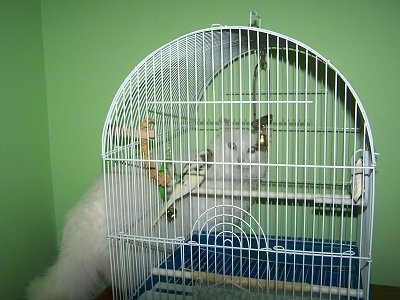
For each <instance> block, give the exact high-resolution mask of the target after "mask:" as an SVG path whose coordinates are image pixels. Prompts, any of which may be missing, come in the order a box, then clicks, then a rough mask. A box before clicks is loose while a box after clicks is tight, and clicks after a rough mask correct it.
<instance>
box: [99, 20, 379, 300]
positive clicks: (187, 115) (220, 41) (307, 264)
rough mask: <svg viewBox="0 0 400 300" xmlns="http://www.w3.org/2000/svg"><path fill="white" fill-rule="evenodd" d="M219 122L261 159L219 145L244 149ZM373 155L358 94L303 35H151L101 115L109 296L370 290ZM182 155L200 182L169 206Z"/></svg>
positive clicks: (214, 30) (364, 293)
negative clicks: (231, 155)
mask: <svg viewBox="0 0 400 300" xmlns="http://www.w3.org/2000/svg"><path fill="white" fill-rule="evenodd" d="M224 118H225V119H230V123H231V125H230V126H231V128H232V129H235V130H238V131H239V132H241V133H249V132H251V133H252V135H250V136H251V137H250V138H249V139H252V140H251V141H247V140H245V139H247V138H244V137H246V136H248V135H245V134H243V135H240V137H239V143H240V144H246V143H249V142H251V144H252V145H253V148H251V150H254V149H255V151H254V152H255V153H256V155H257V157H258V158H259V160H253V161H251V162H246V161H245V159H243V161H244V162H243V161H239V162H238V161H229V159H228V158H227V157H225V156H224V155H222V154H219V153H223V151H222V150H221V147H228V149H230V151H233V150H234V149H233V148H235V147H236V146H238V147H240V146H241V145H236V144H235V145H234V144H232V143H230V142H229V140H231V138H232V137H231V136H230V134H231V133H229V132H233V130H231V131H226V132H225V131H224V127H222V128H221V126H220V122H221V120H222V119H224ZM225 126H226V124H225ZM221 132H225V133H222V134H221ZM254 133H255V135H256V136H257V137H258V139H257V140H256V142H255V143H254V140H253V136H254ZM218 134H219V135H222V137H221V139H222V138H224V142H222V144H221V145H218V144H213V143H212V141H213V140H214V137H215V136H217V135H218ZM224 135H225V136H224ZM216 139H218V138H216ZM210 141H211V142H210ZM226 141H228V142H226ZM228 143H230V144H228ZM254 147H255V148H254ZM206 149H209V150H208V151H209V152H208V153H207V152H206V155H204V153H205V152H202V151H207V150H206ZM249 151H250V150H249ZM251 152H253V151H251ZM201 153H203V155H202V154H201ZM208 154H210V156H208ZM243 155H246V154H245V153H244V154H243ZM211 156H212V157H211ZM375 156H376V153H375V150H374V145H373V139H372V135H371V129H370V125H369V123H368V120H367V115H366V113H365V111H364V108H363V106H362V104H361V102H360V99H359V98H358V96H357V94H356V93H355V91H354V90H353V88H352V87H351V85H350V84H349V82H348V81H347V80H346V79H345V78H344V77H343V75H342V74H341V73H340V72H339V71H338V70H337V69H336V68H335V67H334V66H333V65H332V64H331V62H330V61H329V60H327V59H325V58H324V57H323V56H322V55H321V54H319V53H318V52H316V51H315V50H313V49H312V48H310V47H308V46H306V45H304V44H303V43H301V42H299V41H296V40H295V39H292V38H289V37H287V36H284V35H282V34H278V33H275V32H271V31H268V30H264V29H261V28H258V27H244V26H219V25H218V26H212V27H211V28H208V29H204V30H199V31H195V32H192V33H189V34H186V35H184V36H182V37H180V38H177V39H175V40H173V41H172V42H170V43H168V44H166V45H164V46H162V47H161V48H159V49H157V50H156V51H154V52H153V53H151V54H150V55H149V56H147V57H146V58H145V59H144V60H143V61H142V62H140V63H139V64H138V65H137V66H136V67H135V68H134V69H133V70H132V72H131V73H130V74H129V75H128V76H127V78H126V79H125V80H124V82H123V83H122V85H121V87H120V88H119V90H118V92H117V93H116V95H115V98H114V100H113V102H112V105H111V108H110V110H109V113H108V116H107V119H106V121H105V125H104V132H103V139H102V157H103V161H104V174H105V175H104V180H105V193H106V207H107V221H108V239H109V245H110V258H111V270H112V279H113V293H114V299H167V298H168V299H175V298H176V299H192V298H195V299H203V298H206V297H209V298H210V299H211V298H212V299H223V298H224V297H226V298H227V297H232V298H233V299H242V298H243V299H250V298H251V299H253V298H255V299H257V297H258V298H266V297H271V298H274V299H287V298H306V299H309V298H329V299H339V298H340V299H342V298H346V299H349V298H351V299H359V298H365V299H367V298H368V295H369V283H370V267H371V262H372V257H371V243H372V228H373V215H374V186H375ZM206 158H207V159H206ZM194 162H197V164H195V163H194ZM189 163H192V164H191V165H190V166H191V168H192V167H193V166H199V164H202V166H203V167H204V169H203V171H207V174H206V176H205V179H204V176H203V177H202V176H201V175H197V176H194V177H193V176H192V178H191V180H190V182H189V186H186V189H187V192H188V193H187V194H186V195H183V196H182V197H181V198H179V197H178V199H177V200H176V201H175V204H174V205H172V206H170V205H167V200H168V199H169V198H170V197H171V196H170V195H171V193H172V192H174V191H175V190H177V189H178V188H179V187H182V186H179V185H182V184H183V183H182V181H187V179H188V178H186V177H185V176H187V175H188V174H186V175H185V174H182V172H183V171H182V170H184V169H185V166H186V165H188V164H189ZM249 169H250V171H251V174H253V175H254V174H256V175H257V174H259V176H253V175H252V176H246V175H245V171H248V170H249ZM192 170H193V168H192ZM221 170H225V171H224V172H223V174H224V175H223V176H222V177H221V176H215V177H214V178H213V177H212V176H209V173H212V172H215V171H217V172H220V171H221ZM229 170H231V172H230V171H229ZM253 171H255V173H254V172H253ZM183 173H185V172H183ZM232 174H235V176H232ZM196 177H197V179H196ZM202 179H203V180H202ZM220 182H222V185H221V184H219V183H220ZM167 210H168V211H167ZM163 213H164V214H163ZM158 215H162V217H161V218H158V217H157V216H158Z"/></svg>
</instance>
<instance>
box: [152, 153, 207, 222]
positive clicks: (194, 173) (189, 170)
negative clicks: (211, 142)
mask: <svg viewBox="0 0 400 300" xmlns="http://www.w3.org/2000/svg"><path fill="white" fill-rule="evenodd" d="M212 156H213V154H212V152H211V150H209V149H207V150H206V151H202V152H200V153H199V156H198V160H197V161H196V162H189V163H188V164H186V165H185V167H184V168H183V170H182V173H181V176H180V180H179V181H178V182H177V183H176V184H175V186H174V188H173V189H172V193H171V195H170V196H169V198H168V201H167V203H166V204H165V205H163V208H162V210H161V211H160V212H159V214H158V215H157V216H156V218H155V220H154V222H153V226H155V225H156V224H157V222H158V220H159V219H161V217H162V216H163V215H164V214H165V213H167V215H168V218H169V219H171V220H173V219H174V218H175V208H174V204H175V201H177V200H178V199H181V198H182V197H183V196H185V195H186V194H188V193H189V192H190V191H192V190H193V189H195V188H196V187H199V186H200V184H201V183H202V182H203V181H204V179H205V177H206V171H207V168H208V167H209V164H207V162H210V161H212Z"/></svg>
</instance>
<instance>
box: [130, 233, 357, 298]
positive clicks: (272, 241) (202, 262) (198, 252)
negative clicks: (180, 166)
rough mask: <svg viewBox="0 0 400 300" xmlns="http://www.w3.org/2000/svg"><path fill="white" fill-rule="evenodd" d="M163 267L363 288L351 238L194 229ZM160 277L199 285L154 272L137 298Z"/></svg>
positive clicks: (192, 281) (190, 280)
mask: <svg viewBox="0 0 400 300" xmlns="http://www.w3.org/2000/svg"><path fill="white" fill-rule="evenodd" d="M159 270H161V271H163V270H168V271H170V270H178V271H182V270H183V271H188V273H187V274H190V272H192V271H193V272H199V271H200V272H207V273H213V274H224V275H228V276H239V277H245V278H254V279H261V280H277V281H287V282H303V283H310V284H314V285H323V286H334V287H342V288H348V287H350V288H352V289H362V282H361V275H360V268H359V258H358V248H357V246H356V245H355V244H354V243H353V244H351V243H348V242H342V243H338V242H332V241H324V240H318V241H315V240H314V241H313V240H309V239H288V238H286V239H284V238H279V237H271V236H270V237H266V236H258V235H257V236H255V235H244V234H242V235H236V234H233V233H203V232H202V233H196V234H194V235H193V236H192V237H191V238H189V239H187V240H186V242H185V243H183V245H182V246H181V247H178V248H176V249H175V250H174V252H172V253H171V254H170V255H169V256H168V258H167V259H166V260H165V261H164V262H163V263H162V264H160V266H159ZM227 278H229V277H227ZM160 282H164V283H173V284H178V285H188V286H192V285H194V284H195V282H194V280H192V279H190V278H189V279H188V277H186V278H185V276H181V277H175V276H171V275H169V274H165V273H164V274H163V275H160V274H158V275H154V274H153V275H150V276H149V278H148V279H147V281H146V283H145V284H144V285H142V286H141V288H140V289H139V290H137V292H136V293H135V295H134V296H133V298H132V299H137V298H139V297H140V295H142V294H143V293H144V292H145V291H148V290H151V289H152V288H153V286H155V285H156V284H157V283H160ZM167 292H169V293H174V294H176V293H177V291H167ZM178 293H179V291H178Z"/></svg>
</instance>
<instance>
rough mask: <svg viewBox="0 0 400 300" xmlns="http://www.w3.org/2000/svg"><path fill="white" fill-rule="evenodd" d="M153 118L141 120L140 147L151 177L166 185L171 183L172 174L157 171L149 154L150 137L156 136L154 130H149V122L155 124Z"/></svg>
mask: <svg viewBox="0 0 400 300" xmlns="http://www.w3.org/2000/svg"><path fill="white" fill-rule="evenodd" d="M154 123H155V120H154V119H153V118H149V119H143V120H142V121H141V122H140V149H141V150H142V153H143V158H144V160H145V161H144V166H145V168H147V169H149V172H150V177H151V178H153V179H155V180H157V183H158V185H160V186H163V187H165V186H166V185H169V184H170V183H171V176H170V175H169V174H168V172H165V171H160V172H157V168H156V164H155V162H154V161H152V160H151V159H150V154H149V141H148V139H149V138H154V136H155V134H154V130H149V129H148V128H149V124H154Z"/></svg>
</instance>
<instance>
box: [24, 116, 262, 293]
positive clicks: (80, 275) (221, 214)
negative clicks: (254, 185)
mask: <svg viewBox="0 0 400 300" xmlns="http://www.w3.org/2000/svg"><path fill="white" fill-rule="evenodd" d="M208 149H210V150H211V151H212V152H213V154H214V155H213V156H214V157H213V163H212V164H211V166H210V167H209V169H208V172H207V177H206V180H205V181H204V182H203V183H202V185H201V187H203V188H204V187H206V188H207V189H214V190H215V189H220V190H221V189H222V190H224V189H227V188H229V189H231V188H232V186H233V180H239V181H238V182H239V187H241V189H242V190H246V189H249V186H248V185H247V184H243V183H241V178H244V179H249V178H252V180H253V179H254V181H257V182H258V178H260V177H262V176H263V175H264V173H265V167H264V166H260V165H257V163H259V162H265V161H266V160H265V155H266V153H265V152H261V151H258V147H257V134H254V133H252V132H251V131H250V130H249V129H248V128H242V129H240V128H233V127H232V126H231V125H230V123H229V122H228V121H226V120H225V121H224V122H221V128H220V131H219V134H218V135H216V137H215V139H214V141H213V144H212V145H211V146H209V147H208ZM143 177H145V176H143ZM115 178H116V182H114V183H113V184H114V187H116V190H117V186H118V185H119V184H123V181H124V175H122V176H115ZM142 179H143V180H144V179H147V181H148V177H146V178H142ZM119 181H120V182H119ZM137 194H138V195H137V196H138V198H137V199H132V201H138V203H139V202H142V203H143V201H139V200H138V199H139V197H140V195H141V194H140V193H139V192H138V193H137ZM185 197H186V198H189V199H186V198H185ZM185 197H183V198H182V199H181V200H179V201H177V202H176V207H175V208H176V212H177V214H176V218H175V219H174V220H173V221H171V222H167V221H166V220H165V216H164V217H163V218H162V219H161V220H160V221H159V222H158V224H157V226H158V227H157V228H152V226H153V225H152V224H153V222H152V221H153V220H152V218H153V216H151V217H149V216H144V217H143V211H145V210H144V209H138V210H137V212H136V213H137V215H136V217H137V218H140V219H141V220H140V222H141V223H140V224H141V225H140V226H138V227H137V228H142V229H143V230H144V231H145V232H157V234H159V235H160V237H162V236H168V237H173V236H181V235H185V236H187V234H189V233H190V232H191V230H192V229H195V230H220V229H221V228H224V229H226V227H218V226H219V224H220V223H224V222H225V223H232V224H237V223H238V222H240V219H237V218H233V216H235V215H238V214H239V215H240V214H243V211H249V209H250V201H249V199H245V197H242V196H240V195H239V196H231V195H228V196H224V195H210V194H208V195H205V194H204V195H199V196H198V197H197V196H196V195H187V196H185ZM146 205H147V204H146ZM161 205H162V204H161ZM138 207H140V204H138ZM140 214H142V216H140ZM111 225H112V224H111ZM132 228H133V227H132ZM230 228H232V227H230ZM137 230H139V231H140V229H137ZM135 234H139V235H140V234H145V233H144V232H136V233H135ZM106 235H107V224H106V210H105V199H104V179H103V176H101V177H100V178H99V179H98V180H97V182H96V183H95V184H94V185H93V186H92V187H91V188H90V189H89V190H88V192H87V193H86V194H85V196H84V197H83V199H82V200H81V201H80V202H79V203H78V204H77V205H76V206H75V207H74V208H73V209H72V210H71V211H70V212H69V214H68V215H67V218H66V223H65V226H64V229H63V236H62V241H61V245H60V249H59V250H60V253H59V257H58V259H57V261H56V262H55V264H54V265H53V266H52V267H50V268H49V269H48V270H47V272H46V273H45V275H44V276H43V277H40V278H38V279H35V280H34V281H33V282H32V283H31V284H30V286H29V287H28V290H27V298H28V299H29V300H69V299H71V300H72V299H73V300H80V299H81V300H86V299H91V298H93V297H94V296H95V295H96V294H97V293H98V292H99V291H100V290H99V289H100V288H101V287H104V283H105V284H110V283H111V275H110V274H111V270H110V255H109V251H108V250H109V247H108V241H107V239H106ZM138 251H139V253H140V250H137V251H135V252H136V253H138ZM146 255H148V254H146V253H140V255H137V254H136V256H135V255H132V257H134V258H133V259H135V260H137V262H139V260H141V261H143V260H144V259H145V260H147V259H149V257H148V256H146ZM132 265H135V263H133V264H132ZM132 280H133V281H134V282H133V283H132V282H130V283H129V284H133V285H136V284H138V282H139V280H140V279H139V278H136V279H131V281H132ZM102 282H103V285H101V283H102Z"/></svg>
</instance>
